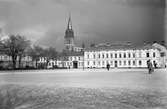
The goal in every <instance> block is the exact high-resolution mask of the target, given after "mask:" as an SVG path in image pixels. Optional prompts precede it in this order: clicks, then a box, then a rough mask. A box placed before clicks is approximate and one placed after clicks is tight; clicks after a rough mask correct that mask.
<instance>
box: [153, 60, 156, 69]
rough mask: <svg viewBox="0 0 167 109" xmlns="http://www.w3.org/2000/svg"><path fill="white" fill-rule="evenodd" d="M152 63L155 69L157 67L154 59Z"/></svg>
mask: <svg viewBox="0 0 167 109" xmlns="http://www.w3.org/2000/svg"><path fill="white" fill-rule="evenodd" d="M153 64H154V68H155V69H156V68H157V63H156V62H155V61H154V62H153Z"/></svg>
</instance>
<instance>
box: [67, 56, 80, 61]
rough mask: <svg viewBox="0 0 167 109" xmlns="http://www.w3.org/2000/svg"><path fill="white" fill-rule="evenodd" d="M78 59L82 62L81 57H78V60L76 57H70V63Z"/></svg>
mask: <svg viewBox="0 0 167 109" xmlns="http://www.w3.org/2000/svg"><path fill="white" fill-rule="evenodd" d="M77 59H78V60H81V57H79V56H78V58H77V56H75V57H69V60H70V61H73V60H77Z"/></svg>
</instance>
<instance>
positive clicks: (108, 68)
mask: <svg viewBox="0 0 167 109" xmlns="http://www.w3.org/2000/svg"><path fill="white" fill-rule="evenodd" d="M107 70H108V71H109V70H110V64H109V63H107Z"/></svg>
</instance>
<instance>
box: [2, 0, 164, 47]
mask: <svg viewBox="0 0 167 109" xmlns="http://www.w3.org/2000/svg"><path fill="white" fill-rule="evenodd" d="M164 5H165V3H164V0H0V27H1V28H3V31H4V32H5V33H10V34H16V33H19V34H22V35H25V36H26V37H27V38H28V39H30V40H32V42H33V43H35V44H39V45H42V46H53V47H56V48H57V49H58V50H61V49H62V48H63V41H64V39H63V38H64V32H65V29H66V27H67V21H68V16H69V12H71V15H72V23H73V29H74V32H75V41H76V43H77V45H81V44H82V42H84V43H86V45H89V44H90V43H101V42H106V41H107V42H113V41H131V42H133V43H135V44H141V43H142V42H143V41H154V40H160V41H161V40H164V13H165V12H164V7H165V6H164Z"/></svg>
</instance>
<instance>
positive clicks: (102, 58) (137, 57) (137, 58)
mask: <svg viewBox="0 0 167 109" xmlns="http://www.w3.org/2000/svg"><path fill="white" fill-rule="evenodd" d="M148 60H151V62H152V63H153V65H155V66H156V67H162V65H163V64H164V63H163V62H162V57H161V55H160V51H159V50H158V49H157V48H156V47H154V46H152V45H149V44H148V45H144V46H141V47H133V46H131V45H121V44H119V45H107V44H106V45H98V46H96V47H93V48H89V49H87V50H85V53H84V66H85V67H86V68H105V67H106V66H107V64H110V67H111V68H146V67H147V61H148Z"/></svg>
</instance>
